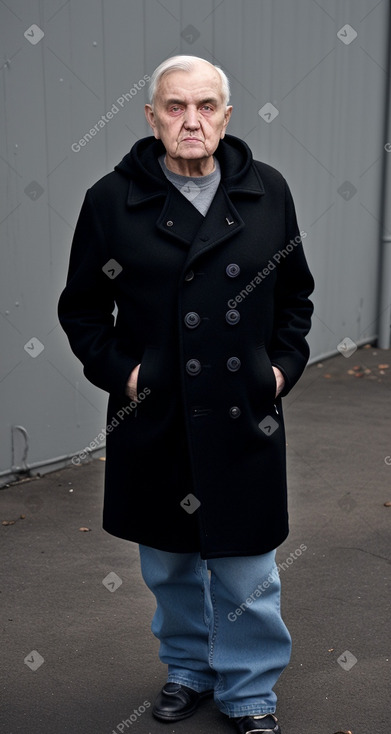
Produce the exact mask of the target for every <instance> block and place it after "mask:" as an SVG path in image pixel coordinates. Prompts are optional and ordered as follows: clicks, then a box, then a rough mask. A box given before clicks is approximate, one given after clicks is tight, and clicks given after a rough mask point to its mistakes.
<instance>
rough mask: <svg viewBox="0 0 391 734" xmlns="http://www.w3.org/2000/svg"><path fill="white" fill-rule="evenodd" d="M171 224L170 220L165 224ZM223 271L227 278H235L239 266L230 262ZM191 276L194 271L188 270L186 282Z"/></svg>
mask: <svg viewBox="0 0 391 734" xmlns="http://www.w3.org/2000/svg"><path fill="white" fill-rule="evenodd" d="M172 224H173V223H172V222H171V225H170V224H169V223H168V222H167V226H172ZM225 272H226V273H227V275H228V277H229V278H237V277H238V275H239V273H240V267H239V265H238V264H237V263H230V264H229V265H227V267H226V268H225ZM193 278H194V271H193V270H189V271H188V272H187V273H186V275H185V280H186V282H187V283H189V282H190V281H191V280H193Z"/></svg>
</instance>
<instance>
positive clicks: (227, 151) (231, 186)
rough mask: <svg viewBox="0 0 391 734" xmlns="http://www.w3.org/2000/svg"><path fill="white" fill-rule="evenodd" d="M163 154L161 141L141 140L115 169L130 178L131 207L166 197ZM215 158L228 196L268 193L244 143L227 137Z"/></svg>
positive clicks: (253, 195) (129, 197) (231, 136)
mask: <svg viewBox="0 0 391 734" xmlns="http://www.w3.org/2000/svg"><path fill="white" fill-rule="evenodd" d="M163 153H164V146H163V144H162V142H161V141H160V140H155V138H154V137H152V136H150V137H147V138H142V139H141V140H139V141H138V142H137V143H136V144H135V145H134V146H133V148H132V149H131V151H130V153H128V154H127V155H126V156H125V157H124V158H123V160H122V161H121V163H119V164H118V165H117V166H116V167H115V170H116V171H118V172H119V173H121V174H123V175H125V176H126V177H127V178H128V179H130V181H129V192H128V199H127V204H128V206H130V207H135V206H139V205H142V204H144V203H147V202H149V201H150V200H151V199H154V198H156V197H164V196H167V194H168V192H169V189H170V185H169V182H168V180H167V179H166V177H165V175H164V173H163V171H162V170H161V167H160V164H159V161H158V158H159V156H160V155H162V154H163ZM215 155H216V157H217V158H218V161H219V163H220V168H221V183H222V184H223V186H224V188H225V190H226V192H227V194H228V195H229V196H230V195H231V194H234V195H235V194H238V195H241V196H243V195H244V196H251V197H258V196H261V195H262V194H264V193H265V189H264V186H263V182H262V179H261V177H260V175H259V173H258V171H257V169H256V168H255V166H254V163H253V157H252V153H251V150H250V148H249V147H248V145H247V144H246V143H245V142H244V141H243V140H240V139H239V138H236V137H234V136H233V135H226V136H225V138H224V139H223V140H221V141H220V143H219V145H218V147H217V150H216V152H215Z"/></svg>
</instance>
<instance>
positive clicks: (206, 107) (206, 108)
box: [202, 104, 212, 112]
mask: <svg viewBox="0 0 391 734" xmlns="http://www.w3.org/2000/svg"><path fill="white" fill-rule="evenodd" d="M202 109H203V110H206V111H207V112H210V111H211V109H212V108H211V106H210V105H209V104H204V106H203V108H202Z"/></svg>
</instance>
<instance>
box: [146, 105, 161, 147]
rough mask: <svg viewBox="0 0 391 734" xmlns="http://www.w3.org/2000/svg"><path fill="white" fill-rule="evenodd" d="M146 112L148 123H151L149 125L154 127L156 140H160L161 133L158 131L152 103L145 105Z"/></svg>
mask: <svg viewBox="0 0 391 734" xmlns="http://www.w3.org/2000/svg"><path fill="white" fill-rule="evenodd" d="M144 112H145V117H146V118H147V120H148V123H149V125H150V126H151V128H152V132H153V134H154V136H155V138H156V140H159V137H160V136H159V133H158V131H157V127H156V121H155V113H154V111H153V107H152V105H150V104H146V105H145V107H144Z"/></svg>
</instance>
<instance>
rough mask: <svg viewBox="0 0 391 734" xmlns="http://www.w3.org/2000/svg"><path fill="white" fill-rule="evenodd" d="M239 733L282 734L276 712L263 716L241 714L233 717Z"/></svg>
mask: <svg viewBox="0 0 391 734" xmlns="http://www.w3.org/2000/svg"><path fill="white" fill-rule="evenodd" d="M233 721H234V722H235V724H236V729H237V731H238V732H239V734H253V732H254V734H281V729H280V727H279V726H278V723H277V719H276V717H275V716H274V714H263V715H262V716H240V717H239V718H238V719H236V718H235V719H233Z"/></svg>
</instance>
